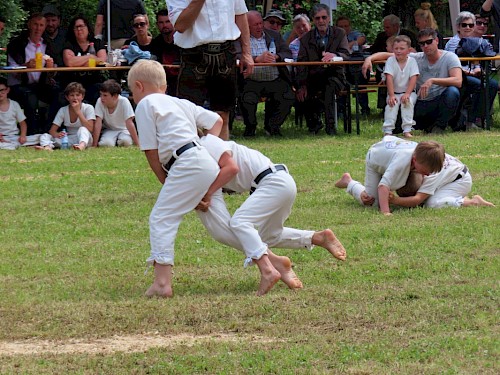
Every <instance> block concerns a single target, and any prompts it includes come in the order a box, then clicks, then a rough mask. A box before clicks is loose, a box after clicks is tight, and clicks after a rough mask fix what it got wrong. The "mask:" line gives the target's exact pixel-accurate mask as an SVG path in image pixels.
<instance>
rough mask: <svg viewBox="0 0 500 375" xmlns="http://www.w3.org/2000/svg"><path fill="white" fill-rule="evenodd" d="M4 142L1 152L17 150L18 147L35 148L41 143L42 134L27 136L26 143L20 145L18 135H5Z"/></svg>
mask: <svg viewBox="0 0 500 375" xmlns="http://www.w3.org/2000/svg"><path fill="white" fill-rule="evenodd" d="M3 139H4V142H0V150H15V149H17V148H18V147H26V146H35V145H38V144H39V143H40V134H34V135H28V136H26V142H24V143H23V144H20V143H19V136H18V135H4V136H3Z"/></svg>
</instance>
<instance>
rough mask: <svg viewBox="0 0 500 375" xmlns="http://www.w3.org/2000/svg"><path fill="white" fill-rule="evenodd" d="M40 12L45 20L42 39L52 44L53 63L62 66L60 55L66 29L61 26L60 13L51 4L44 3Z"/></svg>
mask: <svg viewBox="0 0 500 375" xmlns="http://www.w3.org/2000/svg"><path fill="white" fill-rule="evenodd" d="M42 14H43V16H44V17H45V20H46V21H47V26H46V27H45V32H44V33H43V39H45V40H47V41H50V43H51V44H52V51H53V55H52V57H53V59H54V64H56V65H57V66H64V61H63V57H62V55H63V48H64V44H65V43H66V30H64V29H63V28H62V27H61V14H60V13H59V11H58V10H57V8H56V7H55V6H54V5H52V4H48V5H45V6H44V7H43V10H42Z"/></svg>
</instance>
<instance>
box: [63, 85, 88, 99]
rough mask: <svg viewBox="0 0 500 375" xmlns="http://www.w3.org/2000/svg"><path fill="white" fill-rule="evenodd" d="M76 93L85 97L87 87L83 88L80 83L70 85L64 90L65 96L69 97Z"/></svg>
mask: <svg viewBox="0 0 500 375" xmlns="http://www.w3.org/2000/svg"><path fill="white" fill-rule="evenodd" d="M74 92H76V93H78V94H82V95H83V96H85V87H83V85H82V84H81V83H80V82H71V83H68V85H67V86H66V88H65V89H64V96H68V95H69V94H72V93H74Z"/></svg>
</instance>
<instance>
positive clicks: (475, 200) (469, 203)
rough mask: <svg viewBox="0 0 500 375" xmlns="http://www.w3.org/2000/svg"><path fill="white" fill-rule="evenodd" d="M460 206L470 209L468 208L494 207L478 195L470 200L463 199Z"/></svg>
mask: <svg viewBox="0 0 500 375" xmlns="http://www.w3.org/2000/svg"><path fill="white" fill-rule="evenodd" d="M462 206H464V207H470V206H477V207H479V206H487V207H495V205H494V204H493V203H491V202H488V201H487V200H485V199H484V198H483V197H481V196H480V195H474V196H473V197H472V198H468V197H465V198H464V203H462Z"/></svg>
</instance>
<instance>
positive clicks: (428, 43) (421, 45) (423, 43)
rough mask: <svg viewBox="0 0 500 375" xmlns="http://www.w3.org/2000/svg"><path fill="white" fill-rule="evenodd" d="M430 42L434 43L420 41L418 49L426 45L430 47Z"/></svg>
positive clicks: (431, 40) (430, 40) (428, 40)
mask: <svg viewBox="0 0 500 375" xmlns="http://www.w3.org/2000/svg"><path fill="white" fill-rule="evenodd" d="M432 42H434V39H427V40H423V41H421V42H418V45H419V46H420V47H423V46H425V45H426V44H427V45H428V46H430V45H431V44H432Z"/></svg>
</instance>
